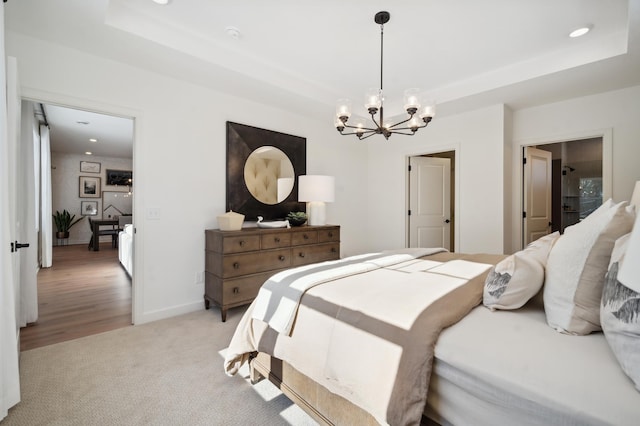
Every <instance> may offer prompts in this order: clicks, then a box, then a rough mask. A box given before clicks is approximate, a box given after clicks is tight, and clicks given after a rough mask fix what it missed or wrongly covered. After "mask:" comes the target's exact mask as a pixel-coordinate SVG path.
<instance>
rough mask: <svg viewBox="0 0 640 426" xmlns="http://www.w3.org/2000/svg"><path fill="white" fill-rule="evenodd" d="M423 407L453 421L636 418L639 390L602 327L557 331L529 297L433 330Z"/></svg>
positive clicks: (605, 421)
mask: <svg viewBox="0 0 640 426" xmlns="http://www.w3.org/2000/svg"><path fill="white" fill-rule="evenodd" d="M426 413H427V415H428V416H429V417H430V418H432V419H434V420H436V421H438V422H439V423H441V424H455V425H502V424H518V425H542V424H544V425H552V424H562V425H600V424H614V425H632V424H633V425H637V424H638V419H640V393H639V392H638V391H637V390H636V389H635V388H634V386H633V383H632V382H631V380H629V378H628V377H627V376H626V375H625V374H624V373H623V371H622V369H621V368H620V366H619V364H618V362H617V360H616V359H615V357H614V355H613V353H612V352H611V350H610V349H609V346H608V345H607V342H606V340H605V338H604V335H603V334H602V333H594V334H590V335H587V336H571V335H565V334H560V333H558V332H556V331H555V330H553V329H551V328H550V327H549V326H548V325H547V324H546V319H545V315H544V311H543V309H542V307H541V306H540V305H536V304H529V305H527V306H525V307H524V308H522V309H519V310H517V311H495V312H491V311H490V310H488V309H487V308H485V307H484V306H479V307H477V308H475V309H474V310H473V311H471V313H470V314H469V315H468V316H467V317H465V318H464V319H463V320H462V321H460V322H459V323H457V324H456V325H454V326H452V327H450V328H448V329H447V330H445V331H443V332H442V334H441V335H440V338H439V340H438V343H437V345H436V350H435V360H434V367H433V374H432V378H431V382H430V386H429V396H428V400H427V407H426Z"/></svg>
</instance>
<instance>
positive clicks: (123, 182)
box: [106, 169, 133, 186]
mask: <svg viewBox="0 0 640 426" xmlns="http://www.w3.org/2000/svg"><path fill="white" fill-rule="evenodd" d="M106 179H107V185H115V186H133V172H132V171H131V170H110V169H107V172H106Z"/></svg>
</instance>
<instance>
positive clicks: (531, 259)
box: [482, 232, 560, 311]
mask: <svg viewBox="0 0 640 426" xmlns="http://www.w3.org/2000/svg"><path fill="white" fill-rule="evenodd" d="M559 236H560V233H559V232H554V233H553V234H549V235H545V236H544V237H542V238H539V239H537V240H536V241H534V242H532V243H531V244H529V245H528V246H527V248H525V249H524V250H521V251H519V252H517V253H514V254H512V255H511V256H509V257H507V258H506V259H504V260H503V261H501V262H500V263H498V264H497V265H496V266H495V267H494V268H492V269H491V271H490V272H489V275H487V278H486V280H485V282H484V292H483V297H482V302H483V303H484V305H485V306H486V307H487V308H489V309H491V310H492V311H494V310H496V309H518V308H520V307H522V306H524V304H525V303H527V301H529V299H531V298H532V297H533V296H535V295H536V294H537V293H538V292H539V291H540V289H541V288H542V284H544V267H545V265H546V263H547V257H548V256H549V252H550V251H551V247H553V243H554V242H555V241H556V239H557V238H558V237H559Z"/></svg>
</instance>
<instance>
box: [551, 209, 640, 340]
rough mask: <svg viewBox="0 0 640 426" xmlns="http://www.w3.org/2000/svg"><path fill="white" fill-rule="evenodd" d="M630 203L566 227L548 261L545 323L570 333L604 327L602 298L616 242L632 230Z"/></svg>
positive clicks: (584, 332)
mask: <svg viewBox="0 0 640 426" xmlns="http://www.w3.org/2000/svg"><path fill="white" fill-rule="evenodd" d="M627 204H628V203H627V202H626V201H623V202H621V203H618V204H615V205H614V206H612V207H611V208H608V209H606V210H605V209H602V210H601V209H598V210H597V211H596V212H594V213H597V214H596V215H595V217H588V218H587V219H585V220H583V221H582V222H579V223H577V224H575V225H573V226H570V227H568V228H567V229H566V230H565V233H564V235H562V236H561V237H560V238H558V240H557V241H556V243H555V244H554V246H553V248H552V249H551V252H550V253H549V259H548V260H547V268H546V276H545V283H544V309H545V313H546V316H547V323H548V324H549V325H550V326H551V327H553V328H554V329H556V330H558V331H560V332H563V333H569V334H589V333H591V332H593V331H597V330H600V301H601V298H602V287H603V286H604V276H605V274H606V272H607V267H608V265H609V260H610V258H611V251H612V250H613V246H614V244H615V241H616V240H617V239H618V238H619V237H620V236H622V235H624V234H626V233H628V232H630V231H631V228H632V227H633V222H634V219H635V212H634V210H633V209H627V208H626V206H627Z"/></svg>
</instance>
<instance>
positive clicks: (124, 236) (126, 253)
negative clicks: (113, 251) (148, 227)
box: [118, 223, 133, 277]
mask: <svg viewBox="0 0 640 426" xmlns="http://www.w3.org/2000/svg"><path fill="white" fill-rule="evenodd" d="M118 259H119V260H120V264H121V265H122V267H123V268H124V270H125V271H127V274H128V275H129V276H130V277H131V274H132V273H133V225H132V224H131V223H128V224H125V225H124V228H123V229H122V231H120V232H119V233H118Z"/></svg>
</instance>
